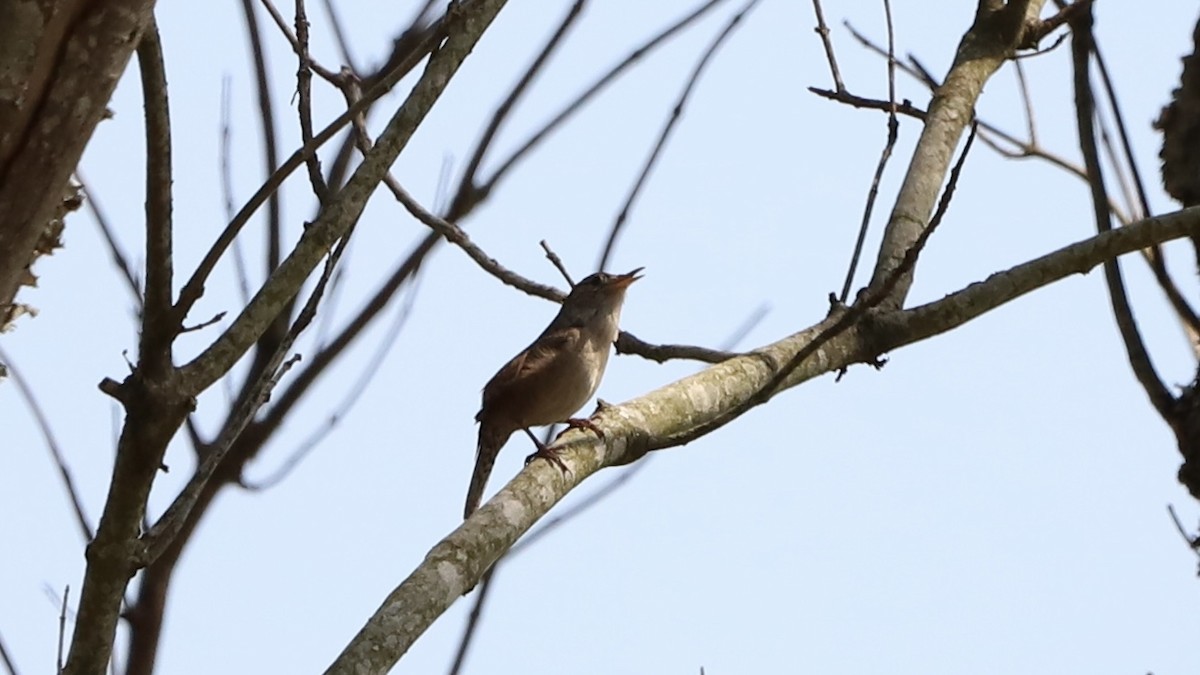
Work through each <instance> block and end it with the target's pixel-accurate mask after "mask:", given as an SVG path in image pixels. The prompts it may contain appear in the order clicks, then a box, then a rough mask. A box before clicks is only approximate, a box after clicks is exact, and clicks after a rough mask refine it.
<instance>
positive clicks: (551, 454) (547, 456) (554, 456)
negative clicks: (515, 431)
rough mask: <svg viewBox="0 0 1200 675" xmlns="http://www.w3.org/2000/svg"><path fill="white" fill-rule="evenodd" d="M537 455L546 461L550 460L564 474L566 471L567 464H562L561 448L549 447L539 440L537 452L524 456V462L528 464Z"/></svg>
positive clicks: (536, 457)
mask: <svg viewBox="0 0 1200 675" xmlns="http://www.w3.org/2000/svg"><path fill="white" fill-rule="evenodd" d="M539 457H540V458H542V459H544V460H546V461H547V462H550V463H551V464H553V465H554V466H557V467H558V470H559V471H562V472H563V473H564V474H566V473H568V471H567V465H566V464H564V463H563V461H562V450H559V449H558V448H552V447H549V446H547V445H544V444H542V443H540V442H539V443H538V449H537V452H535V453H533V454H532V455H529V456H528V457H526V458H525V464H526V465H528V464H529V463H530V462H532V461H533V460H535V459H538V458H539Z"/></svg>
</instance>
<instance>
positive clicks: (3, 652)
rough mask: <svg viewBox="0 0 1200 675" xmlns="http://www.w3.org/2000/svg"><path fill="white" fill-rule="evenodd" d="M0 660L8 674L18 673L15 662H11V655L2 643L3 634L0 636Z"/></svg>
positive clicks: (18, 674) (14, 674)
mask: <svg viewBox="0 0 1200 675" xmlns="http://www.w3.org/2000/svg"><path fill="white" fill-rule="evenodd" d="M0 661H3V662H4V669H5V670H7V671H8V675H20V671H18V670H17V664H16V663H13V658H12V655H10V654H9V653H8V647H6V646H5V645H4V638H3V636H0Z"/></svg>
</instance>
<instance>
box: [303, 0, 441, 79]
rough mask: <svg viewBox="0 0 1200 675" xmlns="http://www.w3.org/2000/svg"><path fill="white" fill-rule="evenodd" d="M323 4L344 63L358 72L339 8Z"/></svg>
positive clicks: (329, 1) (324, 0)
mask: <svg viewBox="0 0 1200 675" xmlns="http://www.w3.org/2000/svg"><path fill="white" fill-rule="evenodd" d="M322 4H324V5H325V14H326V15H328V16H329V25H330V26H332V27H333V39H334V41H335V42H336V43H337V47H338V52H340V53H341V55H342V63H344V64H345V65H346V66H348V67H349V68H350V71H351V72H357V71H358V67H357V66H356V65H355V63H356V62H357V60H356V59H355V58H354V54H353V53H351V52H350V40H349V39H348V38H347V37H346V29H345V27H344V26H342V17H341V15H340V14H338V11H337V7H335V6H334V4H333V0H322ZM432 4H433V3H432V2H427V3H425V7H426V8H428V7H430V6H431V5H432ZM427 11H428V9H426V10H425V11H423V12H421V14H419V15H417V17H416V18H414V19H413V21H412V23H411V25H413V26H415V25H417V24H418V23H419V22H420V21H421V17H423V16H425V13H426V12H427Z"/></svg>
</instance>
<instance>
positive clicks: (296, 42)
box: [259, 0, 339, 86]
mask: <svg viewBox="0 0 1200 675" xmlns="http://www.w3.org/2000/svg"><path fill="white" fill-rule="evenodd" d="M259 2H261V3H262V6H263V8H264V9H266V10H267V14H269V15H270V16H271V20H272V21H274V22H275V26H276V27H278V28H279V32H280V33H283V36H284V37H285V38H287V41H288V43H289V44H290V45H291V46H292V51H293V52H295V53H296V55H297V56H300V53H301V52H305V53H306V54H307V51H308V44H307V43H308V37H307V36H305V37H304V38H303V39H302V38H301V37H300V32H301V29H300V26H299V25H297V26H296V33H292V29H291V28H289V27H288V25H287V19H284V18H283V14H281V13H280V12H279V9H278V8H277V7H275V4H274V3H272V2H271V0H259ZM303 15H304V11H303V8H299V9H298V14H297V16H298V17H300V16H303ZM305 21H306V22H307V19H305ZM303 30H304V32H307V31H308V26H307V25H306V26H305V27H304V29H303ZM301 58H307V56H304V57H301ZM308 61H309V63H308V65H309V67H310V68H311V69H312V72H314V73H316V74H317V75H318V76H319V77H320V78H321V79H323V80H325V81H327V82H329V83H330V84H333V85H335V86H336V85H337V84H338V81H339V75H338V74H337V73H335V72H333V71H332V70H330V69H328V68H325V67H324V66H322V65H321V64H319V63H316V62H315V61H312V60H311V59H308ZM303 67H304V66H301V68H303Z"/></svg>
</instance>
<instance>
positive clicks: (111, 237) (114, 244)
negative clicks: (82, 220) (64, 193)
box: [75, 167, 142, 313]
mask: <svg viewBox="0 0 1200 675" xmlns="http://www.w3.org/2000/svg"><path fill="white" fill-rule="evenodd" d="M75 182H77V183H79V189H80V190H81V191H83V197H84V199H83V201H84V203H85V204H87V207H88V210H89V211H91V212H92V219H93V220H95V221H96V227H98V228H99V229H100V236H102V237H104V243H105V244H106V245H107V246H108V254H109V256H110V257H111V258H112V262H113V266H114V267H116V268H117V271H118V272H120V273H121V278H122V279H124V280H125V285H126V287H128V288H129V293H130V294H131V295H132V296H133V303H134V306H136V307H137V311H138V313H141V311H142V285H141V284H140V283H138V279H137V275H136V274H135V273H134V271H133V265H131V264H130V263H129V258H126V257H125V252H124V251H123V250H121V244H120V242H118V241H117V235H116V228H114V227H113V226H112V223H111V222H110V221H109V220H108V216H106V215H105V214H104V210H103V209H101V208H100V202H98V201H97V200H96V193H95V192H94V191H93V190H92V189H91V187H90V186H89V184H88V182H87V180H86V179H85V178H84V177H83V173H82V172H81V170H80V169H79V167H76V168H75Z"/></svg>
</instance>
